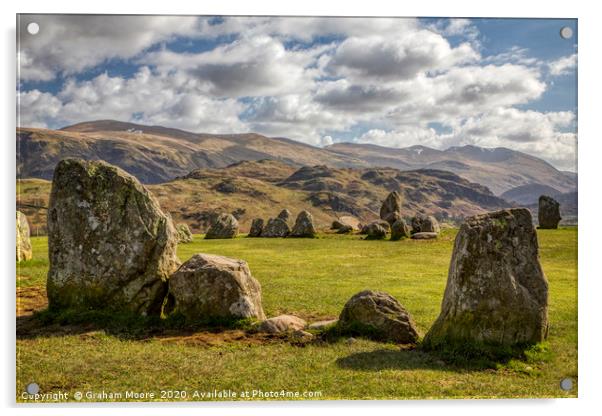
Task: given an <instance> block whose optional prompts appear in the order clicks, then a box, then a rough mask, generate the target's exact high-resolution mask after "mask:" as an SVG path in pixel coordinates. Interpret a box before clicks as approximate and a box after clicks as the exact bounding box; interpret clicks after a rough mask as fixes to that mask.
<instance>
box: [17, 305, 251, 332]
mask: <svg viewBox="0 0 602 416" xmlns="http://www.w3.org/2000/svg"><path fill="white" fill-rule="evenodd" d="M251 325H252V322H251V321H249V320H212V321H197V322H191V321H187V320H186V319H184V318H183V317H182V316H181V315H172V316H169V317H168V318H165V319H163V318H161V317H159V316H140V315H137V314H128V313H116V312H111V311H98V310H90V311H78V310H61V311H53V310H50V309H44V310H42V311H38V312H34V313H33V314H31V315H24V316H18V317H17V323H16V329H17V339H33V338H50V337H61V336H67V335H78V334H85V333H89V332H91V331H99V330H102V331H104V332H105V333H107V334H109V335H112V336H115V337H118V338H120V339H128V340H145V339H149V338H153V337H158V336H159V337H161V336H167V337H169V336H172V337H178V336H180V337H185V336H189V335H191V334H194V333H197V332H200V331H205V332H209V333H215V334H218V333H221V332H224V331H228V330H230V331H231V330H240V331H248V330H249V329H250V328H251Z"/></svg>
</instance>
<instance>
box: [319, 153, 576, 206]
mask: <svg viewBox="0 0 602 416" xmlns="http://www.w3.org/2000/svg"><path fill="white" fill-rule="evenodd" d="M327 150H329V151H332V152H334V153H337V154H340V155H346V156H350V157H354V158H357V159H361V160H362V161H364V162H365V163H368V164H370V165H371V166H390V167H393V168H397V169H402V170H409V169H419V168H429V169H440V170H447V171H450V172H454V173H456V174H458V175H460V176H462V177H464V178H466V179H468V180H470V181H472V182H478V183H481V184H483V185H485V186H487V187H488V188H489V189H491V191H493V192H494V193H495V194H496V195H501V194H502V193H504V192H506V191H508V190H510V189H513V188H516V187H518V186H522V185H529V184H532V183H538V184H541V185H544V186H548V187H552V188H555V189H556V190H558V191H559V192H572V191H575V190H576V187H577V178H576V174H574V173H566V172H561V171H559V170H558V169H556V168H555V167H554V166H552V165H550V164H549V163H547V162H545V161H543V160H542V159H539V158H537V157H534V156H531V155H527V154H525V153H522V152H517V151H515V150H510V149H506V148H493V149H490V148H482V147H477V146H461V147H450V148H449V149H447V150H436V149H431V148H429V147H425V146H412V147H407V148H402V149H391V148H388V147H381V146H376V145H371V144H353V143H337V144H333V145H331V146H328V147H327ZM538 196H539V195H538Z"/></svg>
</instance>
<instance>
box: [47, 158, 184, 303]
mask: <svg viewBox="0 0 602 416" xmlns="http://www.w3.org/2000/svg"><path fill="white" fill-rule="evenodd" d="M177 238H178V237H177V233H176V230H175V228H174V226H173V224H172V221H171V218H170V217H169V216H168V215H166V214H164V213H163V212H162V211H161V209H160V208H159V204H158V202H157V201H156V199H155V198H154V197H153V196H152V195H151V194H150V192H148V191H147V189H146V188H145V187H144V186H142V185H141V184H140V182H138V180H137V179H136V178H134V177H133V176H131V175H129V174H128V173H126V172H124V171H123V170H121V169H119V168H117V167H115V166H112V165H110V164H108V163H105V162H101V161H91V162H86V161H83V160H77V159H66V160H62V161H60V162H59V163H58V165H57V167H56V169H55V171H54V178H53V181H52V191H51V193H50V202H49V207H48V257H49V260H50V268H49V271H48V281H47V292H48V301H49V306H50V308H76V309H86V310H88V309H112V310H125V311H132V312H137V313H142V314H147V313H152V312H156V311H158V310H160V307H161V304H162V302H163V298H164V297H165V293H166V291H167V286H166V281H167V279H168V278H169V275H170V274H171V273H173V272H174V271H175V270H176V269H177V267H178V266H179V261H178V258H177V257H176V246H177Z"/></svg>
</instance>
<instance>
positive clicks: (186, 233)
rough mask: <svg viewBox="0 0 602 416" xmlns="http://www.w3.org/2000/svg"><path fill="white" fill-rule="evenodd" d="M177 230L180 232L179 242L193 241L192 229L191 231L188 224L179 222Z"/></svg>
mask: <svg viewBox="0 0 602 416" xmlns="http://www.w3.org/2000/svg"><path fill="white" fill-rule="evenodd" d="M176 231H177V232H178V243H184V244H186V243H192V231H190V228H189V227H188V224H185V223H180V224H177V225H176Z"/></svg>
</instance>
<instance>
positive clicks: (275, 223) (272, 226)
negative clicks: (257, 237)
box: [261, 218, 291, 238]
mask: <svg viewBox="0 0 602 416" xmlns="http://www.w3.org/2000/svg"><path fill="white" fill-rule="evenodd" d="M290 232H291V229H290V228H289V226H288V224H287V223H286V221H284V220H283V219H282V218H270V219H269V220H268V223H267V224H266V226H265V227H263V231H262V232H261V236H262V237H269V238H274V237H286V236H287V235H289V234H290Z"/></svg>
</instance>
